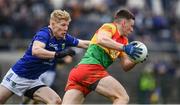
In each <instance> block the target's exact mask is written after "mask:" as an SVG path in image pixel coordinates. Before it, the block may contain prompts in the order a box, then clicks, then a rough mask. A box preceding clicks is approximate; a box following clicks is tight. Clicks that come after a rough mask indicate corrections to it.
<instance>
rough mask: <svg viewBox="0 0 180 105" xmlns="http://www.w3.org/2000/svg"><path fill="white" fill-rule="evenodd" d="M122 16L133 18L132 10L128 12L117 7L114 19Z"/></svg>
mask: <svg viewBox="0 0 180 105" xmlns="http://www.w3.org/2000/svg"><path fill="white" fill-rule="evenodd" d="M123 18H125V19H133V20H135V16H134V15H133V13H132V12H130V11H129V10H127V9H119V10H118V11H117V12H116V14H115V16H114V19H115V20H117V19H123Z"/></svg>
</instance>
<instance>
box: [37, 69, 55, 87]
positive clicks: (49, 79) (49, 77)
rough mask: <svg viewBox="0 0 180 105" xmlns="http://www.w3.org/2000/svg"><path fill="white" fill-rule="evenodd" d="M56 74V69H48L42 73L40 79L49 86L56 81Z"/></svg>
mask: <svg viewBox="0 0 180 105" xmlns="http://www.w3.org/2000/svg"><path fill="white" fill-rule="evenodd" d="M55 76H56V72H55V71H50V70H48V71H46V72H44V73H43V74H41V75H40V77H39V79H40V80H41V81H42V82H43V83H45V84H46V85H47V86H51V85H52V84H53V82H54V79H55Z"/></svg>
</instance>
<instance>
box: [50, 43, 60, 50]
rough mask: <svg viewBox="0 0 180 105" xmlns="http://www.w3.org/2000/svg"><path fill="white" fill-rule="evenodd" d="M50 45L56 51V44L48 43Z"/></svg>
mask: <svg viewBox="0 0 180 105" xmlns="http://www.w3.org/2000/svg"><path fill="white" fill-rule="evenodd" d="M49 46H50V47H53V48H54V49H55V51H58V44H53V43H49Z"/></svg>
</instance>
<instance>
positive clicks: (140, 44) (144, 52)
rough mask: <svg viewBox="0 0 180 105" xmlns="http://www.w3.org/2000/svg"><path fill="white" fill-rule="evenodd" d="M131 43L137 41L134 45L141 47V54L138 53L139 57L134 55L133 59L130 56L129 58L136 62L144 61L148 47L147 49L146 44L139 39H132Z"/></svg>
mask: <svg viewBox="0 0 180 105" xmlns="http://www.w3.org/2000/svg"><path fill="white" fill-rule="evenodd" d="M131 43H137V45H136V47H138V48H141V49H142V54H140V57H139V58H138V57H135V58H136V59H135V60H134V59H132V58H131V57H130V58H131V59H132V60H133V61H134V62H136V63H139V62H142V61H144V60H145V59H146V58H147V56H148V49H147V47H146V45H145V44H144V43H142V42H140V41H132V42H131Z"/></svg>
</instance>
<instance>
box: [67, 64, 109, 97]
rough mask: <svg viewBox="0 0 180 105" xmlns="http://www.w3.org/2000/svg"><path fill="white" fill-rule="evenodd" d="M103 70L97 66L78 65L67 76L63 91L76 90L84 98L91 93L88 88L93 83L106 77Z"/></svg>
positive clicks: (105, 72)
mask: <svg viewBox="0 0 180 105" xmlns="http://www.w3.org/2000/svg"><path fill="white" fill-rule="evenodd" d="M108 75H109V74H108V72H107V71H106V70H105V68H104V67H103V66H101V65H98V64H79V65H78V66H77V67H75V68H73V69H72V70H71V72H70V74H69V78H68V82H67V85H66V88H65V91H67V90H70V89H78V90H80V91H81V92H83V93H84V96H86V95H87V94H88V93H90V92H91V91H92V89H91V88H90V87H91V86H92V85H93V84H94V83H95V82H97V81H99V80H100V79H102V78H104V77H106V76H108Z"/></svg>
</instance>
